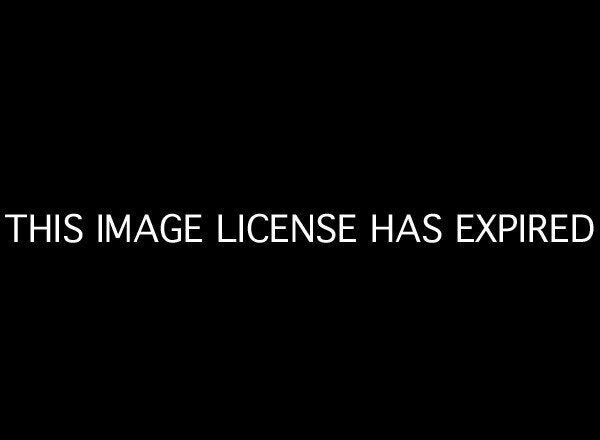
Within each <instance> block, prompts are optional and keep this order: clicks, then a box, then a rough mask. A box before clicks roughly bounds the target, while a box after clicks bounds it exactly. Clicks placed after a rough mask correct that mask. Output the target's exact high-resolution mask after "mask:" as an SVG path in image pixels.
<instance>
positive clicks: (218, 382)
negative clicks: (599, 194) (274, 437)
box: [1, 9, 598, 433]
mask: <svg viewBox="0 0 600 440" xmlns="http://www.w3.org/2000/svg"><path fill="white" fill-rule="evenodd" d="M52 12H54V13H56V12H57V11H52ZM153 12H157V11H153ZM163 12H164V11H163ZM247 12H248V14H250V13H251V12H252V13H253V14H252V15H248V14H246V12H240V11H239V10H237V9H236V11H228V12H227V13H225V14H224V15H222V14H221V15H216V14H215V13H214V12H207V11H205V12H195V13H193V14H190V15H188V14H185V13H184V12H183V11H181V12H178V13H176V14H175V15H173V16H171V15H167V14H166V13H165V15H164V16H163V14H162V12H161V13H160V14H159V15H160V18H156V16H155V15H152V18H151V17H150V16H147V15H146V14H145V13H141V12H140V11H137V12H136V13H134V14H131V15H130V14H127V15H125V14H124V13H123V12H122V13H119V14H115V15H114V16H112V15H111V16H110V17H107V18H102V19H100V18H99V17H100V16H102V17H104V15H97V14H100V12H97V13H96V12H95V13H94V14H92V15H85V19H83V18H82V16H78V17H77V19H75V18H73V19H65V22H64V23H63V21H62V20H61V21H58V20H50V19H48V17H49V16H46V17H45V16H44V14H43V13H41V14H39V15H40V16H36V17H35V19H34V18H33V15H36V14H34V13H33V12H32V11H29V12H28V14H26V15H25V16H23V17H24V21H19V22H18V24H16V25H15V26H14V29H12V28H11V29H10V30H8V31H7V39H6V44H5V52H4V55H3V66H4V67H3V70H4V72H3V73H4V74H5V79H4V80H3V85H4V87H3V96H4V99H3V109H4V111H3V113H4V114H3V124H2V125H3V133H4V136H3V137H4V142H3V153H2V154H3V160H2V173H1V176H2V177H1V178H2V201H1V202H2V213H3V214H4V213H6V212H27V213H34V212H36V213H42V212H43V213H67V212H79V213H82V214H85V215H86V216H91V215H94V214H95V213H97V212H106V211H109V210H110V211H111V212H127V211H129V212H136V213H143V212H149V213H152V214H154V215H159V214H161V213H165V212H170V211H174V212H179V213H186V212H189V213H202V214H203V215H205V217H206V218H207V219H211V220H212V221H214V216H215V215H216V213H218V212H223V211H226V212H238V211H243V212H267V213H269V212H274V213H282V212H283V213H316V214H318V213H320V212H334V213H336V212H355V213H358V214H359V215H360V216H361V243H360V244H357V245H347V246H346V245H344V246H342V245H334V246H329V247H322V246H321V247H319V246H314V247H311V246H289V245H283V246H275V245H273V246H267V247H260V248H253V247H244V248H231V247H228V248H219V247H217V246H215V245H214V244H213V245H211V244H210V243H209V244H207V245H206V246H198V247H189V246H188V247H185V246H183V247H179V246H178V247H173V248H168V247H158V248H156V247H152V246H139V247H133V246H132V247H129V248H128V247H126V246H125V247H118V246H117V247H98V246H96V245H94V244H93V243H87V244H82V245H80V246H75V247H66V248H65V247H56V246H55V247H53V246H14V245H11V244H10V243H9V242H8V240H7V239H6V238H7V237H6V235H7V231H6V230H5V229H6V225H5V224H4V225H3V234H4V241H3V247H2V253H3V255H4V256H5V257H6V258H4V259H3V263H2V264H3V270H2V273H3V278H4V281H3V286H6V287H3V288H2V292H3V294H2V301H3V303H4V304H3V307H2V311H3V314H4V315H5V319H3V326H4V328H5V331H4V332H3V333H4V338H3V339H4V341H5V344H4V346H5V347H6V348H5V358H6V362H5V365H7V366H8V367H9V371H10V373H9V374H7V375H6V382H7V384H8V385H9V387H10V388H11V389H14V390H15V393H14V394H13V393H11V394H10V395H11V398H10V408H11V414H15V415H18V416H23V415H24V414H25V415H27V414H32V412H31V411H32V410H33V409H37V410H39V411H36V414H37V413H41V414H44V415H46V418H44V420H45V422H44V423H48V424H51V425H56V426H61V427H63V426H64V425H63V424H64V423H66V424H67V425H70V424H72V423H74V422H73V421H74V419H77V420H78V421H83V422H87V423H86V425H87V426H88V427H90V426H98V427H104V428H106V427H107V426H110V425H112V422H114V421H123V420H127V421H132V420H133V421H134V425H135V426H138V427H148V426H150V427H152V428H153V429H158V426H157V425H160V426H162V427H165V428H166V429H167V430H168V431H172V430H174V429H176V428H180V427H181V426H183V425H184V424H183V423H182V422H184V421H191V422H192V423H193V424H195V425H196V424H199V425H201V426H198V427H199V428H202V427H203V426H205V425H204V423H206V422H205V421H206V420H207V419H208V420H209V421H212V422H213V423H214V422H216V423H217V424H218V425H219V426H221V427H222V429H224V430H230V429H239V428H242V429H253V428H255V427H256V428H262V429H265V428H270V429H273V428H274V427H275V426H276V425H278V424H280V423H281V422H283V423H282V424H283V426H284V427H285V429H286V430H285V431H281V432H288V431H295V430H298V429H306V430H308V432H314V431H313V430H312V429H314V428H312V427H313V426H315V422H317V423H318V422H323V421H328V422H330V423H329V426H330V428H329V429H331V430H332V431H331V432H337V430H340V429H344V428H350V429H353V430H354V429H356V430H358V429H359V428H363V429H365V432H369V433H372V432H373V430H375V429H383V428H384V427H386V426H387V425H389V424H390V423H391V425H392V426H395V427H396V428H402V427H404V426H406V427H408V425H405V424H404V423H405V422H402V421H405V420H407V419H408V420H410V421H412V422H413V423H416V424H417V425H419V426H421V427H422V428H423V429H425V430H431V429H440V428H441V429H448V430H449V429H455V428H461V429H465V428H467V427H469V428H471V429H474V428H475V425H477V424H479V423H482V424H483V425H484V426H485V427H486V428H487V429H488V430H498V429H507V430H509V432H512V431H510V430H511V429H512V428H511V427H512V426H514V423H515V422H523V421H525V420H528V421H532V420H533V421H534V423H532V424H531V426H532V428H533V429H541V427H552V428H553V429H554V428H555V429H558V427H559V426H557V425H561V426H563V427H565V428H567V429H569V430H571V429H573V426H574V425H573V423H574V422H573V420H574V419H573V418H572V416H574V415H576V416H577V418H578V422H577V425H578V426H581V422H582V421H583V420H584V419H585V418H586V414H588V413H589V408H588V406H587V404H586V398H587V397H589V396H590V395H592V392H593V390H594V389H595V385H594V381H593V380H592V374H591V373H592V371H593V370H594V368H595V366H597V363H595V361H592V359H593V358H594V356H593V349H594V346H593V341H594V340H595V338H596V336H597V329H598V326H597V321H596V320H595V314H596V311H597V304H596V301H595V299H594V297H593V295H594V293H595V291H596V290H597V288H596V287H595V283H594V282H593V281H595V278H594V269H595V266H596V264H597V263H596V262H597V237H595V238H594V241H593V243H588V244H585V245H562V244H558V245H552V246H550V245H515V244H507V245H505V246H489V245H481V246H460V245H458V244H456V243H455V234H454V224H453V219H454V216H455V215H456V214H457V213H461V212H477V213H512V214H519V213H545V214H549V213H584V214H588V215H591V216H592V217H593V218H594V219H595V221H596V224H597V208H596V207H595V205H596V203H595V200H596V198H595V195H594V193H593V188H595V187H596V186H597V183H596V180H597V179H595V167H594V160H593V158H592V154H593V151H592V148H593V146H594V145H597V135H596V132H595V130H594V129H595V123H596V122H595V121H596V119H597V116H598V115H597V108H596V107H595V105H596V104H595V102H596V101H597V85H596V84H595V82H594V81H593V78H596V77H597V69H596V67H595V66H594V64H593V61H594V60H593V54H594V51H593V49H594V46H593V45H592V42H593V40H592V39H591V33H592V32H593V29H591V28H590V27H588V26H587V24H586V23H584V22H583V21H582V19H581V17H580V16H577V17H575V18H569V17H568V16H567V15H564V16H562V17H561V19H560V20H558V19H556V18H553V19H552V20H550V19H549V18H547V17H546V18H544V17H542V16H541V14H540V13H539V11H538V13H535V14H532V15H527V17H526V18H525V13H524V11H521V13H520V14H516V15H514V16H513V15H511V14H509V16H506V15H504V14H501V13H500V11H495V12H494V13H487V12H484V11H481V12H480V15H477V14H478V13H476V12H475V11H469V14H466V12H467V11H445V12H441V11H427V12H425V13H420V14H416V13H414V12H412V11H404V12H397V11H394V12H393V13H392V12H385V11H380V12H376V13H374V14H371V13H369V14H367V13H366V11H353V12H354V14H352V15H347V14H346V13H344V14H338V13H332V14H330V15H329V14H328V15H327V17H326V18H325V14H324V11H321V13H319V14H308V16H307V15H306V14H303V13H301V12H300V11H295V12H294V13H284V12H283V11H281V12H280V13H276V12H274V11H272V10H270V11H269V13H268V14H267V13H266V12H265V11H262V12H261V11H255V10H253V11H247ZM305 12H306V11H305ZM446 12H448V13H449V12H452V13H453V14H454V15H446ZM69 13H70V14H73V13H74V12H73V11H70V12H69ZM75 14H77V13H75ZM272 14H273V15H272ZM278 14H280V15H278ZM470 14H474V15H470ZM561 15H562V14H561ZM62 16H63V18H65V17H66V16H65V15H62ZM184 16H185V19H184ZM357 16H358V17H357ZM69 17H70V15H69ZM257 17H260V19H259V18H257ZM557 20H558V21H557ZM429 212H437V213H440V214H441V215H442V216H443V217H444V219H445V228H444V234H445V237H444V240H443V242H442V243H441V244H439V245H436V246H414V245H411V244H410V243H406V244H402V245H398V246H389V247H375V246H372V245H370V244H369V243H368V241H369V240H368V238H369V234H368V225H369V223H368V219H369V216H370V214H371V213H378V214H387V213H395V214H398V215H401V214H405V213H413V214H423V213H429ZM207 221H209V220H207ZM363 229H367V230H366V233H365V231H364V230H363ZM55 411H56V412H58V413H61V414H62V416H61V417H54V416H53V415H52V414H53V413H54V412H55ZM25 417H26V416H25ZM40 417H41V416H40ZM172 417H174V418H172ZM40 420H41V419H40ZM51 425H48V426H51ZM26 426H27V425H26ZM134 429H140V428H135V427H134Z"/></svg>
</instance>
